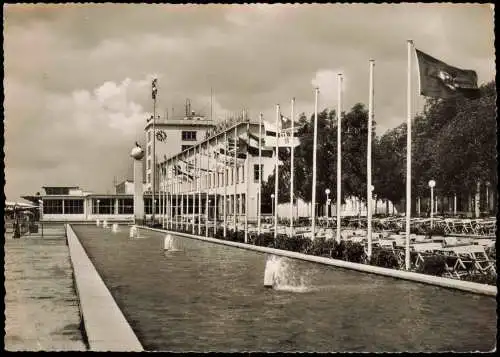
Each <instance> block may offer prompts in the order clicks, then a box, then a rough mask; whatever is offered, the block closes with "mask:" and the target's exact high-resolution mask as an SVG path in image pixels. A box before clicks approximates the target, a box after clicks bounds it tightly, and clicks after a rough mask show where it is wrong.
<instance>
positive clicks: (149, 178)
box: [147, 174, 151, 183]
mask: <svg viewBox="0 0 500 357" xmlns="http://www.w3.org/2000/svg"><path fill="white" fill-rule="evenodd" d="M150 182H151V174H148V182H147V183H150Z"/></svg>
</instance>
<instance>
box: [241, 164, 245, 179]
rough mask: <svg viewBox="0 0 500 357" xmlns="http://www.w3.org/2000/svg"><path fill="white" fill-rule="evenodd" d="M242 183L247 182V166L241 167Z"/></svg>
mask: <svg viewBox="0 0 500 357" xmlns="http://www.w3.org/2000/svg"><path fill="white" fill-rule="evenodd" d="M240 182H241V183H243V182H245V166H241V181H240Z"/></svg>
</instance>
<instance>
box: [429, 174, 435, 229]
mask: <svg viewBox="0 0 500 357" xmlns="http://www.w3.org/2000/svg"><path fill="white" fill-rule="evenodd" d="M434 186H436V181H434V180H430V181H429V187H430V188H431V212H430V216H431V229H433V228H434V222H433V219H432V216H433V206H434Z"/></svg>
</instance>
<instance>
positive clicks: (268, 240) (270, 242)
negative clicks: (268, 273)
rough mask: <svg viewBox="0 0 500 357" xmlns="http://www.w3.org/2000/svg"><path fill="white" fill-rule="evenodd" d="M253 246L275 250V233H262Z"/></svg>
mask: <svg viewBox="0 0 500 357" xmlns="http://www.w3.org/2000/svg"><path fill="white" fill-rule="evenodd" d="M253 244H255V245H258V246H261V247H269V248H274V235H273V233H261V234H260V235H258V236H256V238H255V242H254V243H253Z"/></svg>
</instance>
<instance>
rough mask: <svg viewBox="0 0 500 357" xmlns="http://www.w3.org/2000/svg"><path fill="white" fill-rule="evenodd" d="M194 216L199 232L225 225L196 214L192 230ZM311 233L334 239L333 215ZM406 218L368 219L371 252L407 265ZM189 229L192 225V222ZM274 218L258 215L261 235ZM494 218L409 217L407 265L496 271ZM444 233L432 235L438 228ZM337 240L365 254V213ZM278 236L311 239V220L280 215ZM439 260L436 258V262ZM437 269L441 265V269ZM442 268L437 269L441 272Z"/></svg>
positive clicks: (239, 227)
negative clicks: (407, 255)
mask: <svg viewBox="0 0 500 357" xmlns="http://www.w3.org/2000/svg"><path fill="white" fill-rule="evenodd" d="M176 219H178V221H177V222H179V224H180V225H182V226H183V227H188V225H189V226H191V225H192V224H193V216H192V215H183V216H178V217H174V219H173V222H174V223H175V222H176ZM198 220H199V223H200V226H201V227H202V229H203V231H204V228H205V227H206V226H207V224H208V227H209V235H212V234H213V232H214V231H213V228H214V224H215V223H216V226H217V227H218V228H222V227H223V221H220V219H219V220H218V221H217V222H214V220H213V218H212V219H209V220H208V222H207V221H206V217H205V216H201V217H199V216H197V215H196V216H195V217H194V224H195V231H197V227H196V225H198ZM247 223H248V237H249V239H250V241H252V242H254V241H255V238H256V237H257V233H258V227H257V223H256V222H255V220H249V221H248V222H247ZM317 223H318V224H317V228H316V235H315V238H318V239H324V240H325V241H327V240H333V239H335V238H336V234H337V229H336V218H335V217H329V218H326V217H318V220H317ZM405 224H406V221H405V217H401V216H394V217H382V218H374V219H373V224H372V257H373V255H375V254H381V253H383V254H384V255H385V256H386V257H388V256H389V257H392V258H391V259H393V262H397V263H395V264H393V265H392V267H393V268H398V269H405V246H406V237H405V233H404V230H405ZM191 229H192V226H191ZM226 229H227V230H228V231H238V232H244V230H245V223H244V221H243V220H242V219H241V218H239V219H237V222H236V225H235V224H234V217H232V216H231V217H228V218H227V220H226ZM274 229H275V226H274V217H272V216H262V217H261V227H260V233H261V234H268V235H270V236H272V235H274ZM495 229H496V220H494V219H492V218H486V219H475V220H472V219H465V218H464V219H459V218H442V217H436V218H434V219H433V228H432V229H431V220H430V218H413V219H411V232H412V233H411V234H410V253H411V257H410V264H411V270H412V271H417V272H418V271H422V270H423V269H424V267H425V266H426V265H428V264H434V265H436V266H437V268H436V269H438V270H437V271H438V273H439V274H438V275H442V276H445V277H449V278H454V279H470V278H471V277H474V276H478V275H494V276H496V260H495V252H494V249H495V236H494V232H495ZM441 231H442V232H443V234H436V232H441ZM340 234H341V241H344V242H352V243H359V244H362V245H363V247H364V250H365V256H367V250H368V242H367V231H366V218H365V217H361V218H360V217H342V229H341V233H340ZM277 236H278V237H280V238H286V237H296V238H309V239H311V240H312V239H313V235H312V230H311V219H310V218H300V219H297V220H296V221H294V227H293V228H291V227H290V225H289V220H287V219H280V220H279V224H278V226H277ZM436 262H437V263H436ZM439 269H441V270H442V272H441V270H439ZM440 272H441V273H440Z"/></svg>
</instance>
